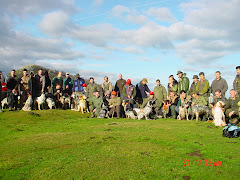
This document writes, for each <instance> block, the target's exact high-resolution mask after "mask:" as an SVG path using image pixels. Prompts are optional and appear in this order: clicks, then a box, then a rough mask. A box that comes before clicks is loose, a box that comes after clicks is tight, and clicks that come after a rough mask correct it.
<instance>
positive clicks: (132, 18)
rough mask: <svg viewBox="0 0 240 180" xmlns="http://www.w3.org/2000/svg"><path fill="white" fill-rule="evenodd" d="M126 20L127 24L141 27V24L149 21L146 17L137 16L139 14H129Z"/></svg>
mask: <svg viewBox="0 0 240 180" xmlns="http://www.w3.org/2000/svg"><path fill="white" fill-rule="evenodd" d="M125 20H126V21H127V22H130V23H133V24H136V25H141V24H145V23H146V22H147V20H148V18H147V17H146V16H144V15H137V14H128V15H127V16H126V17H125Z"/></svg>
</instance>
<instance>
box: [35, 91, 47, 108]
mask: <svg viewBox="0 0 240 180" xmlns="http://www.w3.org/2000/svg"><path fill="white" fill-rule="evenodd" d="M45 100H46V96H45V94H44V93H42V94H41V96H39V97H37V98H36V101H35V102H36V103H37V104H38V110H41V105H43V103H44V102H45Z"/></svg>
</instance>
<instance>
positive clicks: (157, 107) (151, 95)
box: [140, 91, 160, 119]
mask: <svg viewBox="0 0 240 180" xmlns="http://www.w3.org/2000/svg"><path fill="white" fill-rule="evenodd" d="M149 101H151V104H152V110H153V112H152V113H151V114H155V117H156V116H157V115H159V114H160V111H159V110H160V102H159V101H158V99H157V98H156V96H155V95H154V92H152V91H150V92H149V97H148V98H147V99H146V101H144V102H143V104H142V105H141V107H140V108H141V110H142V109H143V108H144V107H145V106H146V105H147V103H148V102H149ZM151 114H150V116H151ZM149 118H150V117H146V119H149Z"/></svg>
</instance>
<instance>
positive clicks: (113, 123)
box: [109, 122, 117, 125]
mask: <svg viewBox="0 0 240 180" xmlns="http://www.w3.org/2000/svg"><path fill="white" fill-rule="evenodd" d="M109 125H117V123H115V122H112V123H110V124H109Z"/></svg>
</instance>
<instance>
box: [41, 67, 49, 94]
mask: <svg viewBox="0 0 240 180" xmlns="http://www.w3.org/2000/svg"><path fill="white" fill-rule="evenodd" d="M43 76H44V77H43V78H42V79H43V80H42V82H43V91H44V93H51V79H50V77H49V75H48V71H45V72H44V75H43Z"/></svg>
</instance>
